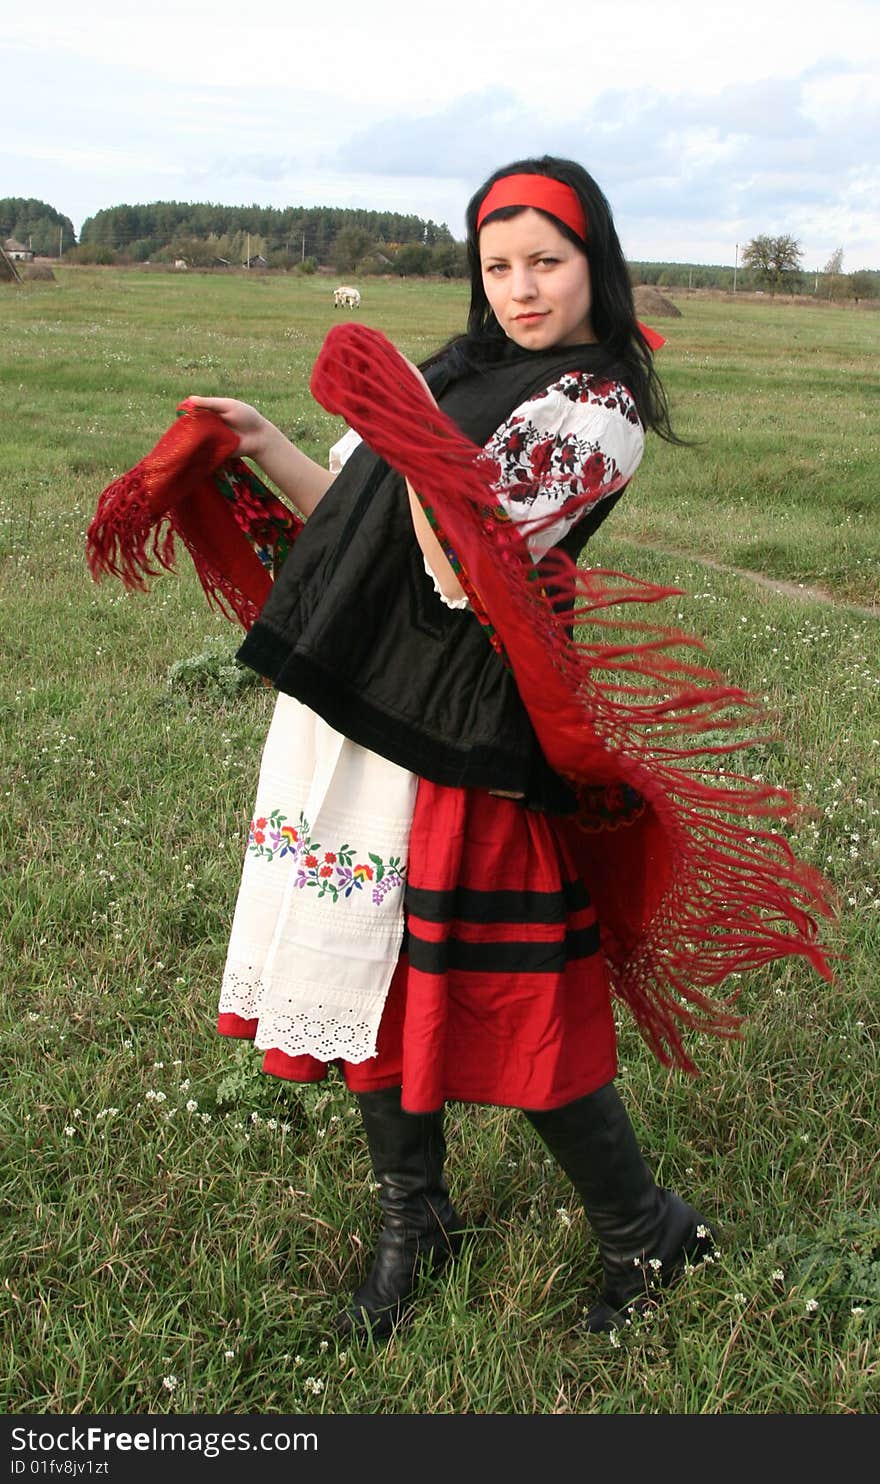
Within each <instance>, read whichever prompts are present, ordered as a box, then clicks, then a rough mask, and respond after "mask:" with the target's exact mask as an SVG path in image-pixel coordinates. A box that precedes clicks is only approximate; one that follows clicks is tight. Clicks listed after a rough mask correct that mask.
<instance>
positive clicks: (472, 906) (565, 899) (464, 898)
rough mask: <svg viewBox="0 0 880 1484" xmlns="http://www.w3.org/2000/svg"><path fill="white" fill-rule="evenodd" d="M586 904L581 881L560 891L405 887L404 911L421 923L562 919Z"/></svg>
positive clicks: (588, 901)
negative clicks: (420, 920)
mask: <svg viewBox="0 0 880 1484" xmlns="http://www.w3.org/2000/svg"><path fill="white" fill-rule="evenodd" d="M589 905H590V894H589V892H588V891H587V888H586V886H585V885H584V883H583V881H566V882H564V883H563V886H562V890H561V892H560V891H474V890H473V889H472V888H471V887H465V886H457V887H453V888H452V890H450V891H429V890H428V889H427V888H425V887H421V886H407V888H406V910H407V912H409V913H411V914H412V915H413V916H414V917H420V918H421V919H422V921H423V922H530V923H538V922H541V923H554V922H564V921H565V918H566V916H567V915H568V913H570V912H579V911H582V910H584V909H585V908H587V907H589Z"/></svg>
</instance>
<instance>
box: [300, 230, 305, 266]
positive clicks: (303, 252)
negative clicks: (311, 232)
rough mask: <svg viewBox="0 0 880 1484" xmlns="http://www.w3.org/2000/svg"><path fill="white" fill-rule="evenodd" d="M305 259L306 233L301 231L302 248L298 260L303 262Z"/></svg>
mask: <svg viewBox="0 0 880 1484" xmlns="http://www.w3.org/2000/svg"><path fill="white" fill-rule="evenodd" d="M305 260H306V234H305V232H303V250H302V258H301V259H300V261H301V262H303V263H304V262H305Z"/></svg>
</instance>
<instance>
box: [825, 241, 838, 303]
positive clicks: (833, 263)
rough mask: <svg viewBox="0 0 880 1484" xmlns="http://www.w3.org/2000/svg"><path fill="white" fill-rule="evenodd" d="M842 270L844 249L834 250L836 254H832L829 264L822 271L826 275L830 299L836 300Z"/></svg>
mask: <svg viewBox="0 0 880 1484" xmlns="http://www.w3.org/2000/svg"><path fill="white" fill-rule="evenodd" d="M842 268H843V248H842V247H836V248H835V249H834V252H833V253H832V254H831V257H830V258H829V259H828V262H827V263H826V264H825V267H824V268H823V269H822V272H823V273H824V274H825V277H826V279H827V281H828V297H829V299H833V298H834V293H835V289H836V287H837V280H838V278H839V277H840V274H841V270H842Z"/></svg>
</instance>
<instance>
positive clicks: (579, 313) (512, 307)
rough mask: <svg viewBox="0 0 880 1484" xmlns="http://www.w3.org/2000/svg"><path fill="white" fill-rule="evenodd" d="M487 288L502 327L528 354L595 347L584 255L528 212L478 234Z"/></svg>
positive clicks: (537, 215)
mask: <svg viewBox="0 0 880 1484" xmlns="http://www.w3.org/2000/svg"><path fill="white" fill-rule="evenodd" d="M480 265H481V268H482V273H483V287H484V289H485V291H486V298H487V299H488V300H489V303H490V305H491V307H492V310H493V313H494V315H495V318H496V319H497V321H498V323H499V325H500V326H501V328H502V330H503V331H504V333H505V335H507V336H508V337H509V338H510V339H511V340H513V341H515V342H516V344H517V345H521V346H522V347H523V348H524V349H525V350H550V349H551V348H552V347H553V346H555V345H584V344H587V343H590V342H593V341H595V339H596V336H595V334H594V332H593V325H592V320H591V318H590V309H591V306H592V302H593V294H592V285H591V282H590V265H589V263H588V261H587V257H586V254H585V253H583V252H581V250H580V248H577V247H575V245H574V243H573V242H572V241H570V239H569V238H568V237H564V236H563V234H562V233H561V232H560V231H559V230H558V228H557V227H556V226H554V224H553V222H551V221H550V219H549V217H546V216H545V215H544V214H543V212H540V211H534V210H533V209H532V208H531V207H527V208H526V210H525V211H521V212H520V213H519V215H518V216H514V217H511V219H510V220H509V221H506V222H505V221H496V222H488V223H487V224H486V226H485V227H483V229H482V231H481V232H480Z"/></svg>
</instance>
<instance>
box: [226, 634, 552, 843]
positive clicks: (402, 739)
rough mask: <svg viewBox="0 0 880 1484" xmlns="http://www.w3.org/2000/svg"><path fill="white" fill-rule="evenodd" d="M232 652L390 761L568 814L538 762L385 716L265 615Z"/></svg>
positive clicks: (436, 779) (451, 783)
mask: <svg viewBox="0 0 880 1484" xmlns="http://www.w3.org/2000/svg"><path fill="white" fill-rule="evenodd" d="M238 659H239V660H241V662H242V663H243V664H246V665H248V666H249V667H250V668H251V669H252V670H256V671H257V673H258V674H260V675H265V676H266V678H267V679H269V680H271V681H272V682H273V684H274V685H275V686H276V687H277V688H278V690H280V691H284V692H285V693H286V694H287V695H291V696H294V697H295V698H296V699H297V700H298V701H301V702H302V703H303V705H305V706H310V707H311V708H312V710H313V711H317V713H318V715H319V716H322V717H323V718H324V720H325V721H326V722H328V724H329V725H330V726H331V727H334V728H335V729H336V731H337V732H341V733H342V734H343V736H345V737H348V738H349V739H350V740H351V741H352V742H357V743H358V744H359V745H360V746H361V747H366V748H369V750H370V751H372V752H376V753H379V754H380V756H382V757H385V758H388V760H389V761H390V762H392V763H397V765H398V767H401V768H406V769H407V771H408V772H410V773H415V774H417V775H418V777H420V778H428V779H430V780H431V782H432V783H439V784H441V785H443V786H445V787H448V788H485V789H503V790H505V791H507V792H511V793H521V794H523V795H524V800H523V802H524V803H525V804H527V805H528V806H529V807H532V808H537V809H541V810H547V811H549V812H552V813H558V814H568V813H571V812H573V810H574V808H575V807H576V799H575V796H574V794H573V793H572V791H571V789H570V788H569V787H568V785H567V784H566V783H565V782H564V780H563V779H561V778H558V777H557V776H556V774H555V773H553V772H552V770H551V769H550V768H549V766H547V765H545V767H544V768H543V769H540V775H539V776H537V777H536V776H535V774H536V771H537V770H536V769H535V768H534V767H533V766H530V763H531V761H532V760H530V759H527V758H523V757H522V755H521V754H514V753H510V752H507V751H505V749H504V748H503V747H500V746H494V745H492V746H482V745H480V744H478V743H473V742H472V743H468V744H467V745H464V746H461V747H456V746H455V744H454V743H452V742H450V741H449V740H447V739H445V738H442V737H436V736H432V735H428V734H427V733H426V732H424V731H422V732H419V731H416V730H415V729H414V727H413V725H412V722H411V721H408V720H407V719H406V718H397V717H395V716H392V715H391V714H390V713H389V712H388V711H386V710H385V709H383V708H381V707H378V706H375V705H373V704H372V703H371V702H370V700H369V699H368V698H367V697H366V696H362V695H358V694H357V693H355V692H354V691H352V690H350V689H348V688H342V687H340V686H339V684H338V680H337V678H336V676H335V675H333V674H332V673H328V672H327V671H326V670H324V669H323V668H322V667H321V666H320V665H319V664H317V663H316V662H315V661H313V660H312V659H310V658H309V656H308V655H304V654H297V653H293V654H291V652H290V646H289V643H288V641H287V640H286V639H285V638H284V636H283V635H281V634H278V633H276V632H275V631H274V630H273V629H271V628H270V626H269V625H268V623H267V622H266V621H265V619H262V620H260V621H259V622H258V623H257V624H255V625H254V627H253V628H252V629H251V630H250V632H249V633H248V634H247V636H246V637H245V639H244V642H243V643H242V645H241V647H240V648H239V650H238Z"/></svg>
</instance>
